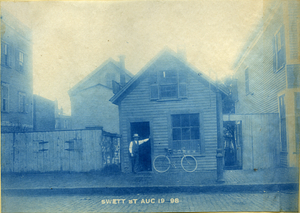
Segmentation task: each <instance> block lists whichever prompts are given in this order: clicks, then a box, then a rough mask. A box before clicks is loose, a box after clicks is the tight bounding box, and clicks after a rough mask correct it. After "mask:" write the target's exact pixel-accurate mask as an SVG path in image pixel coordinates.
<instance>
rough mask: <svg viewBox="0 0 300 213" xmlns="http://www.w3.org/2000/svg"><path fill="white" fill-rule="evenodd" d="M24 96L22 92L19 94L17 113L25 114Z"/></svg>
mask: <svg viewBox="0 0 300 213" xmlns="http://www.w3.org/2000/svg"><path fill="white" fill-rule="evenodd" d="M25 107H26V94H25V93H23V92H20V93H19V112H23V113H24V112H26V110H25Z"/></svg>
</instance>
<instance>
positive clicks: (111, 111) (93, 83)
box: [68, 56, 132, 133]
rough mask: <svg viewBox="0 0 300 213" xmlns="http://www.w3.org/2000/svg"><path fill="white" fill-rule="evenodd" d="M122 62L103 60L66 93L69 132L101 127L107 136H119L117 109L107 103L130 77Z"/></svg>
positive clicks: (121, 60) (122, 58) (121, 59)
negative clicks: (68, 111)
mask: <svg viewBox="0 0 300 213" xmlns="http://www.w3.org/2000/svg"><path fill="white" fill-rule="evenodd" d="M124 59H125V57H124V56H123V57H120V61H119V62H117V61H115V60H113V59H111V58H110V59H108V60H106V61H105V62H104V63H103V64H102V65H101V66H99V67H98V68H97V69H95V70H94V71H93V72H92V73H90V74H89V75H88V76H87V77H85V78H84V79H82V80H81V81H80V82H79V83H78V84H76V85H75V86H74V87H73V88H71V89H70V90H69V92H68V93H69V96H70V100H71V113H72V115H71V117H72V128H73V129H85V128H102V127H103V128H104V130H105V131H108V132H111V133H118V132H119V114H118V113H119V112H118V106H116V105H114V104H112V103H111V102H110V101H109V99H110V98H111V97H112V96H113V95H114V90H115V92H116V91H118V89H119V88H120V87H122V86H124V85H125V83H126V82H128V80H129V79H130V78H131V76H132V74H131V73H130V72H129V71H128V70H126V69H125V63H124Z"/></svg>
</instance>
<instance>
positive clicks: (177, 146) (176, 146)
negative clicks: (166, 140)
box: [173, 141, 181, 150]
mask: <svg viewBox="0 0 300 213" xmlns="http://www.w3.org/2000/svg"><path fill="white" fill-rule="evenodd" d="M173 149H174V150H181V141H174V142H173Z"/></svg>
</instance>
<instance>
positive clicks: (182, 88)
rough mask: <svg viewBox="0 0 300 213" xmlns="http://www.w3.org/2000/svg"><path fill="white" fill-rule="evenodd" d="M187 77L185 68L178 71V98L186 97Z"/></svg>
mask: <svg viewBox="0 0 300 213" xmlns="http://www.w3.org/2000/svg"><path fill="white" fill-rule="evenodd" d="M187 78H188V74H187V72H186V71H185V70H180V71H179V85H178V88H179V98H186V97H187V91H186V89H187Z"/></svg>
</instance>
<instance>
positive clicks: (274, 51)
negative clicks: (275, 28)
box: [272, 36, 277, 72]
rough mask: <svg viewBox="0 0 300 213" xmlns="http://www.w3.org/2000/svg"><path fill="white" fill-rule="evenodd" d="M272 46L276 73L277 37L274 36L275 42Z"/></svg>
mask: <svg viewBox="0 0 300 213" xmlns="http://www.w3.org/2000/svg"><path fill="white" fill-rule="evenodd" d="M272 46H273V71H274V72H276V70H277V69H276V39H275V36H273V41H272Z"/></svg>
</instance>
